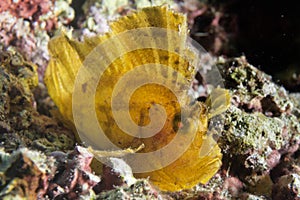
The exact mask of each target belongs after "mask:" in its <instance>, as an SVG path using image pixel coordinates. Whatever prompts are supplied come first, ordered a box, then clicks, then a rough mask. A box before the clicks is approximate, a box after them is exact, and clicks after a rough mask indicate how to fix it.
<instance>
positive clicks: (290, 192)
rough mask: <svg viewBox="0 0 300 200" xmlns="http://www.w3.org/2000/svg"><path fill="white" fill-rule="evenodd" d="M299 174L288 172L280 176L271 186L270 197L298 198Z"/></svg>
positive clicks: (299, 189) (278, 198)
mask: <svg viewBox="0 0 300 200" xmlns="http://www.w3.org/2000/svg"><path fill="white" fill-rule="evenodd" d="M299 191H300V176H299V175H298V174H290V175H285V176H282V177H280V179H279V180H278V182H277V183H276V184H275V185H274V186H273V193H272V199H274V200H281V199H299V198H300V194H299Z"/></svg>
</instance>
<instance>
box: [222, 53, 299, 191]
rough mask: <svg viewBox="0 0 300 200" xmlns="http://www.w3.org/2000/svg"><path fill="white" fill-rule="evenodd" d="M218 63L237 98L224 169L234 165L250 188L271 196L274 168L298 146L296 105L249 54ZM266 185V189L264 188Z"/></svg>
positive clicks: (228, 121)
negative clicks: (270, 176) (252, 60)
mask: <svg viewBox="0 0 300 200" xmlns="http://www.w3.org/2000/svg"><path fill="white" fill-rule="evenodd" d="M218 66H219V68H220V70H221V71H222V72H223V75H224V78H225V87H226V88H228V89H230V91H231V94H232V97H233V98H232V105H231V107H230V109H229V110H228V111H227V112H226V114H225V116H224V118H225V125H224V131H223V133H222V136H221V138H220V140H219V143H220V146H221V149H222V151H223V168H224V169H226V168H228V167H229V168H230V173H232V175H233V176H237V177H238V178H239V179H240V180H241V181H242V182H244V183H245V184H246V188H247V189H248V191H256V192H257V193H258V194H263V195H266V196H270V195H271V190H272V181H271V180H270V178H269V175H268V174H269V172H270V170H271V169H272V168H273V167H275V166H276V165H277V164H278V163H279V162H280V158H281V156H282V155H283V154H284V153H286V152H289V153H294V152H295V151H296V150H297V149H298V148H299V139H300V138H299V133H300V125H299V119H297V116H296V115H294V113H295V112H296V111H297V105H296V104H295V103H294V101H293V100H292V98H290V96H289V94H288V92H287V91H286V90H285V89H284V88H282V87H280V86H278V85H276V84H275V83H273V82H272V81H271V77H270V76H268V75H266V74H265V73H263V72H261V71H259V70H258V69H257V68H255V67H253V66H252V65H250V64H249V63H248V62H247V61H246V59H245V58H244V57H240V58H234V59H228V60H226V61H225V60H223V59H222V58H220V59H219V63H218ZM261 184H262V185H264V187H261V186H260V188H262V189H264V191H259V185H261Z"/></svg>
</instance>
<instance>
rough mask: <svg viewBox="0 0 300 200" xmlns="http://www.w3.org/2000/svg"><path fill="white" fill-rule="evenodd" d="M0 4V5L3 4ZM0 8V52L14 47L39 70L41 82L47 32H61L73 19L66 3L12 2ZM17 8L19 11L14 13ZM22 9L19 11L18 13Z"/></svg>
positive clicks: (44, 63)
mask: <svg viewBox="0 0 300 200" xmlns="http://www.w3.org/2000/svg"><path fill="white" fill-rule="evenodd" d="M2 3H3V2H2ZM2 3H1V6H0V13H1V15H0V27H1V30H0V48H1V49H8V48H11V47H14V48H15V49H16V50H17V51H19V52H20V53H22V55H24V56H25V58H26V60H30V61H32V62H34V63H35V64H37V65H38V66H39V69H38V71H39V73H40V74H41V75H40V80H41V78H42V76H43V72H44V69H45V67H46V65H47V62H48V60H49V56H48V51H47V44H48V41H49V39H50V34H49V33H48V32H50V31H53V30H54V29H58V28H61V27H62V26H63V25H65V24H68V23H70V21H71V20H72V19H73V18H74V11H73V9H72V8H71V7H70V5H69V4H70V3H71V2H69V1H67V0H56V1H50V0H46V1H41V0H35V1H29V0H25V1H12V2H10V1H9V2H6V3H3V5H2ZM16 8H19V9H16ZM20 8H21V9H20Z"/></svg>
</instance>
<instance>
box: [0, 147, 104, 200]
mask: <svg viewBox="0 0 300 200" xmlns="http://www.w3.org/2000/svg"><path fill="white" fill-rule="evenodd" d="M92 158H93V155H92V154H90V153H89V152H88V151H87V150H86V149H85V148H82V147H76V149H75V150H74V151H73V152H70V153H68V154H65V153H63V152H53V153H51V155H50V156H46V155H44V154H43V153H40V152H37V151H32V150H28V149H26V148H23V149H19V150H17V151H14V152H13V153H11V154H8V153H5V152H4V151H3V150H1V151H0V160H1V163H0V177H1V183H0V198H1V199H12V198H20V199H21V198H24V199H25V198H30V199H78V198H79V197H80V196H85V197H86V198H91V197H93V196H94V197H96V195H95V193H94V191H93V189H92V187H93V186H94V185H96V184H97V183H98V182H99V181H100V178H99V177H98V176H96V175H93V174H92V172H91V169H90V167H89V165H90V162H91V160H92Z"/></svg>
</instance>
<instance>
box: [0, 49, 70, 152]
mask: <svg viewBox="0 0 300 200" xmlns="http://www.w3.org/2000/svg"><path fill="white" fill-rule="evenodd" d="M36 69H37V67H36V65H34V64H32V63H30V62H27V61H25V60H24V59H23V57H22V56H21V55H20V54H19V53H18V52H13V51H5V52H3V51H2V52H0V90H1V95H0V102H1V104H0V119H1V123H0V130H1V134H0V139H1V141H2V142H1V143H0V147H4V148H5V150H6V151H9V152H10V151H13V150H16V149H18V148H20V147H31V148H34V149H39V150H43V151H44V152H50V151H54V150H67V149H72V148H73V145H74V141H73V139H72V137H73V134H72V133H71V132H70V131H68V130H67V129H65V128H63V127H62V126H59V125H58V123H57V122H56V121H55V120H53V119H51V118H49V117H47V116H43V115H40V114H39V113H38V112H37V111H36V102H35V100H34V96H33V92H32V91H33V90H34V88H35V87H36V86H37V84H38V74H37V71H36Z"/></svg>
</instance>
